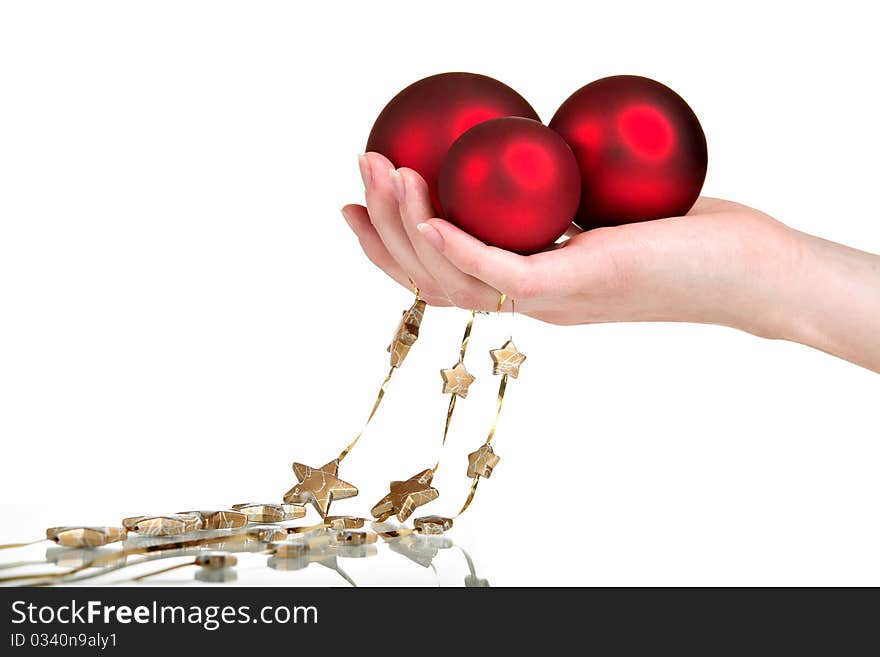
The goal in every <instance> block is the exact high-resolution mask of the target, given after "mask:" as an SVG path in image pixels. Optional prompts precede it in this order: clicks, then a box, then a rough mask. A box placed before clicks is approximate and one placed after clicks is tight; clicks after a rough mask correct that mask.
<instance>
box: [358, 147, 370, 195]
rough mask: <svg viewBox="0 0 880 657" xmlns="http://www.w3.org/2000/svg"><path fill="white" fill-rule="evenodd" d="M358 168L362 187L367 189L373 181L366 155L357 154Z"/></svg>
mask: <svg viewBox="0 0 880 657" xmlns="http://www.w3.org/2000/svg"><path fill="white" fill-rule="evenodd" d="M358 168H359V169H360V170H361V178H362V179H363V181H364V187H366V188H367V189H369V188H370V183H372V182H373V172H372V171H370V163H369V162H368V161H367V156H366V155H358Z"/></svg>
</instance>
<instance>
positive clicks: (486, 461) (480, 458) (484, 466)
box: [467, 443, 501, 479]
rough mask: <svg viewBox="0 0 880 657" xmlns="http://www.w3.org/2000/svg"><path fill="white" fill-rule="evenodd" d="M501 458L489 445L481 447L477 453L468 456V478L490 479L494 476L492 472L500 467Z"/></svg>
mask: <svg viewBox="0 0 880 657" xmlns="http://www.w3.org/2000/svg"><path fill="white" fill-rule="evenodd" d="M500 460H501V457H500V456H498V455H497V454H495V452H494V451H492V446H491V445H489V444H488V443H486V444H484V445H481V446H480V449H478V450H477V451H476V452H471V453H470V454H468V470H467V476H468V477H471V478H473V477H484V478H486V479H488V478H489V477H490V476H492V470H493V469H494V468H495V466H496V465H498V461H500Z"/></svg>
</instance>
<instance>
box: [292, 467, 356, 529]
mask: <svg viewBox="0 0 880 657" xmlns="http://www.w3.org/2000/svg"><path fill="white" fill-rule="evenodd" d="M293 472H294V474H296V478H297V480H298V481H299V483H298V484H297V485H296V486H294V487H293V488H291V489H290V490H289V491H287V493H286V494H285V495H284V501H285V502H287V503H288V504H305V503H306V502H311V503H312V505H314V507H315V508H316V509H317V510H318V513H320V514H321V517H322V518H323V517H325V516H326V515H327V512H328V511H329V510H330V503H331V502H332V501H333V500H344V499H345V498H347V497H354V496H355V495H357V494H358V489H357V488H355V487H354V486H352V485H351V484H349V483H348V482H346V481H342V479H340V478H339V477H337V476H336V475H337V473H338V472H339V461H338V460H336V459H333V460H332V461H330V463H328V464H326V465H324V466H321V467H320V468H312V467H310V466H308V465H303V464H302V463H294V464H293Z"/></svg>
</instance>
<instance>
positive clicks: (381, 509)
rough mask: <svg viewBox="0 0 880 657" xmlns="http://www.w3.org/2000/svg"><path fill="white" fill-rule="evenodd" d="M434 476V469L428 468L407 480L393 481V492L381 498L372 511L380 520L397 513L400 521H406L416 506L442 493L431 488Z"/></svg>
mask: <svg viewBox="0 0 880 657" xmlns="http://www.w3.org/2000/svg"><path fill="white" fill-rule="evenodd" d="M433 478H434V471H433V470H431V469H430V468H428V469H427V470H423V471H422V472H419V473H418V474H415V475H413V476H412V477H410V478H409V479H407V480H406V481H392V482H391V492H390V493H388V495H386V496H385V497H383V498H382V499H381V500H379V503H378V504H377V505H376V506H374V507H373V509H372V511H370V513H372V514H373V517H374V518H376V519H377V520H378V521H380V522H381V521H383V520H386V519H387V518H390V517H391V516H393V515H395V514H397V519H398V520H399V521H400V522H405V521H406V519H407V518H409V517H410V516H411V515H412V512H413V511H415V510H416V507H418V506H422V505H423V504H427V503H428V502H430V501H431V500H434V499H437V496H438V495H440V493H438V492H437V489H436V488H431V480H432V479H433Z"/></svg>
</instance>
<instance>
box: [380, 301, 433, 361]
mask: <svg viewBox="0 0 880 657" xmlns="http://www.w3.org/2000/svg"><path fill="white" fill-rule="evenodd" d="M424 316H425V302H424V301H422V300H421V299H417V300H416V302H415V303H414V304H413V305H412V307H411V308H410V309H409V310H404V311H403V317H401V318H400V324H398V325H397V331H396V332H395V333H394V339H392V340H391V344H390V345H388V353H390V354H391V367H400V366H401V365H402V364H403V360H404V358H406V356H407V354H408V353H409V350H410V348H411V347H412V346H413V345H414V344H415V343H416V340H418V339H419V326H420V325H421V323H422V318H423V317H424Z"/></svg>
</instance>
